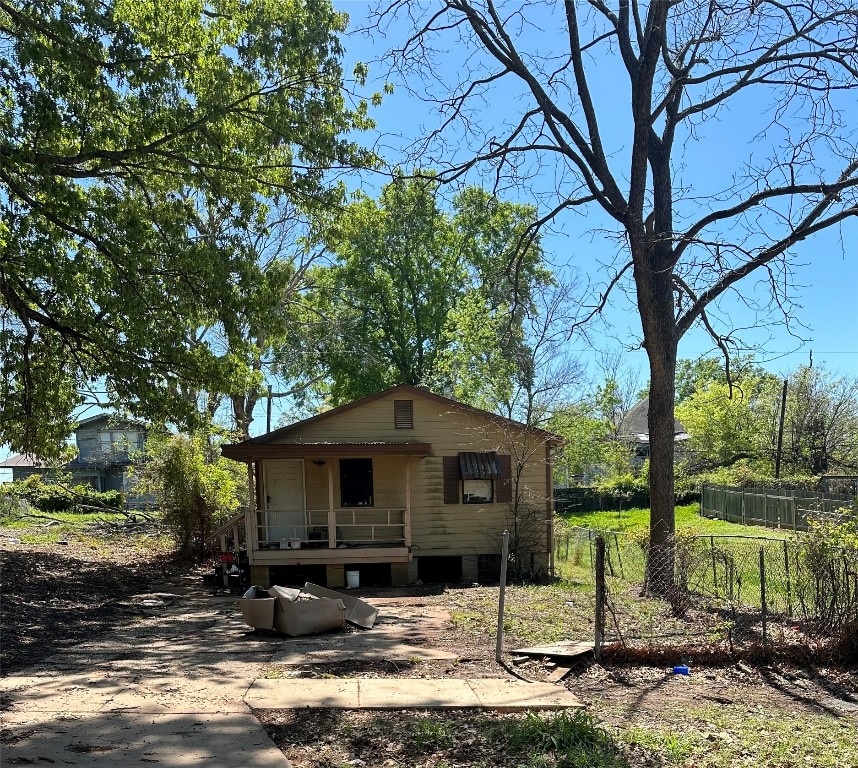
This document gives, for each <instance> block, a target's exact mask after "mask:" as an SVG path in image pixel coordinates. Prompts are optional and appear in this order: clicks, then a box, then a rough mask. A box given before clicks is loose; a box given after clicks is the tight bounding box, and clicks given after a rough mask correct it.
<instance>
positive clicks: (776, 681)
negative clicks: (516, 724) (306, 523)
mask: <svg viewBox="0 0 858 768" xmlns="http://www.w3.org/2000/svg"><path fill="white" fill-rule="evenodd" d="M20 536H21V533H20V531H9V530H3V529H0V567H2V571H0V574H2V614H0V621H2V627H0V629H2V644H0V656H2V674H3V676H6V675H9V674H13V673H17V672H19V671H20V670H23V669H25V668H27V667H28V666H31V665H33V664H35V663H36V662H38V661H39V660H41V659H42V658H45V657H47V656H49V655H51V654H53V653H55V652H57V651H58V650H61V649H63V648H66V647H68V646H70V645H73V644H75V643H77V642H80V641H81V640H82V639H84V638H85V637H90V638H91V637H92V636H93V635H94V634H99V633H104V632H110V631H111V629H113V628H115V627H119V626H121V625H122V623H123V622H127V621H129V620H130V615H131V614H134V613H135V609H134V607H133V601H130V602H129V600H128V598H129V597H131V596H133V595H135V594H141V593H145V592H148V591H150V590H151V589H153V588H155V587H156V586H157V582H158V581H159V579H161V578H163V577H165V576H166V575H169V574H171V573H176V572H179V571H181V570H183V569H184V570H188V569H189V568H190V566H187V565H182V564H180V563H176V562H175V561H172V560H171V559H170V558H169V557H168V556H167V554H166V553H165V552H163V551H160V550H157V549H153V550H151V551H147V550H146V548H145V547H144V548H141V547H139V546H136V545H135V546H124V545H121V544H118V543H117V542H113V543H109V542H108V543H107V544H105V545H104V546H100V547H97V548H95V549H93V547H92V545H91V544H77V543H75V542H73V541H70V542H69V543H66V544H59V543H56V542H48V543H44V544H40V545H32V544H29V545H28V544H22V543H20V542H18V541H16V539H18V538H19V537H20ZM198 570H199V572H200V573H202V571H201V570H200V569H198ZM469 589H470V588H468V587H446V588H445V587H440V586H439V587H432V586H425V587H421V588H418V589H415V590H408V591H403V590H377V591H370V590H362V591H360V592H358V593H357V594H359V595H361V596H366V597H371V598H373V599H374V600H376V601H378V603H379V607H380V610H381V612H382V615H383V613H384V610H385V606H387V608H388V609H389V610H390V611H392V612H403V611H405V612H407V611H409V610H416V609H418V608H419V609H420V610H421V611H423V612H428V613H431V614H432V615H433V616H436V617H437V620H438V622H439V623H438V626H437V629H438V631H436V632H433V633H432V642H433V643H434V644H435V645H436V646H437V647H439V648H443V649H444V650H448V651H451V652H452V653H454V654H455V656H456V658H455V660H452V661H417V660H412V661H409V662H405V663H403V662H396V661H375V662H357V661H351V662H340V663H335V664H330V663H328V664H313V665H304V666H301V667H283V668H277V669H272V670H270V675H271V676H273V677H284V678H306V677H374V676H378V677H387V678H395V677H414V676H419V677H425V678H444V677H460V678H465V677H467V678H475V677H506V676H509V675H514V676H517V677H521V678H524V679H527V680H546V679H548V678H549V677H550V676H554V677H556V676H558V674H559V673H558V672H557V665H558V663H560V664H566V663H567V662H564V661H563V660H560V659H548V658H527V659H522V658H519V657H517V656H516V655H515V654H513V653H511V651H512V650H513V649H514V648H516V647H519V646H518V645H517V643H516V638H514V637H507V638H506V639H505V649H506V651H507V652H506V654H505V660H506V664H505V665H504V666H501V665H498V664H497V663H496V662H495V659H494V638H493V637H492V636H491V633H490V632H488V631H485V630H484V629H480V628H469V627H468V626H462V625H460V624H456V623H455V622H451V621H449V618H448V617H449V615H450V614H449V612H450V610H451V609H452V607H453V606H454V605H456V604H461V603H462V601H463V600H464V601H467V600H468V596H469V594H470V593H469V591H468V590H469ZM482 589H485V588H482ZM129 606H130V607H129ZM136 613H137V614H138V616H137V620H139V619H140V618H141V617H142V618H143V619H145V614H144V613H142V612H136ZM352 631H357V630H352ZM576 639H585V638H576ZM568 666H569V672H568V674H567V675H566V676H565V677H564V678H563V680H562V681H561V682H560V683H559V684H560V685H565V686H566V687H567V688H569V690H571V691H572V692H573V693H575V694H576V695H577V696H578V697H579V698H580V700H581V701H582V702H584V704H585V706H586V711H587V712H588V713H590V714H592V715H593V716H595V717H596V718H597V719H598V721H599V722H600V723H603V724H604V725H605V727H607V728H610V729H614V730H612V733H614V732H616V733H619V732H620V731H623V732H628V731H629V729H633V730H634V729H641V728H644V729H646V728H652V729H654V730H656V731H659V732H664V731H665V730H668V731H669V730H671V729H677V728H679V725H678V724H681V723H683V722H687V721H688V713H689V711H691V710H692V709H693V710H694V712H696V713H698V714H696V715H695V717H696V718H697V720H695V728H696V729H697V730H698V731H700V729H703V731H702V735H701V738H703V739H710V738H711V739H713V740H718V739H737V738H739V737H738V736H737V735H735V729H737V728H739V727H740V726H739V725H735V724H734V725H730V724H729V723H728V724H726V725H725V724H724V723H723V722H721V720H719V717H720V714H723V713H726V712H734V711H735V712H737V713H739V714H740V719H741V713H742V712H746V713H751V714H753V713H762V714H764V715H765V716H766V717H767V718H769V719H771V718H775V719H777V713H779V712H780V713H788V714H789V716H790V717H795V716H800V717H804V718H813V717H816V716H820V717H824V718H827V719H826V720H825V723H829V722H830V723H838V722H842V723H844V724H845V725H844V727H848V728H849V729H850V730H849V733H850V734H851V733H853V731H854V728H855V727H856V724H858V673H856V670H855V669H850V668H843V667H836V668H835V667H826V666H820V665H813V664H801V665H796V664H790V663H787V662H777V663H771V664H753V665H752V664H749V663H746V662H731V661H729V660H727V661H725V662H724V663H721V664H718V665H713V666H692V671H691V674H690V675H688V676H678V675H674V674H673V673H672V670H671V669H670V668H669V667H667V666H659V665H641V664H627V663H621V662H620V661H616V660H611V657H610V655H609V657H608V658H607V659H606V660H605V661H604V662H603V664H597V663H596V662H595V661H594V660H593V659H592V656H590V657H589V658H588V657H587V656H584V657H581V658H578V659H576V660H574V661H569V662H568ZM707 708H709V709H707ZM710 710H711V715H710V714H705V713H707V712H710ZM700 712H703V713H704V715H700V714H699V713H700ZM719 713H720V714H719ZM259 716H260V719H262V721H263V723H264V725H265V726H266V728H267V729H268V731H269V733H270V734H271V736H272V737H273V738H274V739H275V741H276V742H277V743H278V745H279V746H280V747H281V749H282V750H283V751H284V753H285V754H286V756H287V757H289V759H290V760H292V762H293V764H294V765H295V766H296V768H300V767H301V766H303V767H305V768H326V767H331V766H339V765H344V764H346V763H350V764H352V765H358V766H360V765H379V766H400V765H402V766H404V765H422V766H442V765H450V766H452V765H459V766H488V767H492V766H501V765H513V764H518V763H515V762H514V761H513V762H510V760H511V758H510V757H509V755H508V754H507V753H506V752H505V751H503V750H501V751H498V750H500V747H498V746H497V745H498V744H500V741H498V739H494V740H492V739H489V740H488V741H487V740H486V739H485V735H486V734H487V733H496V734H497V733H503V732H504V731H505V729H508V723H509V719H510V717H519V719H520V716H509V715H502V714H490V713H468V712H452V713H443V714H442V713H384V714H381V713H366V712H362V713H351V712H339V713H336V712H331V711H320V712H313V713H307V712H304V713H302V714H301V717H300V718H298V717H296V715H295V713H293V712H288V711H276V710H274V711H268V712H266V713H265V714H264V715H263V714H259ZM748 716H750V715H746V717H748ZM334 726H336V727H337V728H339V729H342V733H347V734H349V736H348V739H346V740H345V741H344V740H343V738H342V737H341V736H337V737H336V738H335V739H334V740H333V741H332V740H331V734H332V733H334V731H332V730H331V729H332V728H333V727H334ZM493 729H494V730H493ZM731 729H732V730H731ZM854 732H855V733H858V731H854ZM391 733H397V734H399V736H398V737H397V738H391V736H390V734H391ZM451 734H452V735H451ZM469 734H473V735H469ZM385 750H386V751H385ZM427 750H428V752H427ZM737 754H740V753H737ZM660 755H661V756H660ZM663 755H664V751H663V745H661V744H659V745H657V747H653V748H652V749H650V748H643V747H641V746H640V745H639V744H635V745H632V746H628V745H627V746H626V747H625V757H624V758H623V759H624V760H626V761H627V762H626V763H624V764H627V765H635V766H637V765H640V766H649V765H666V764H671V765H672V764H688V765H695V766H696V765H709V764H710V763H706V762H698V761H692V762H690V763H681V762H679V763H674V762H669V761H668V762H665V760H666V758H664V756H663ZM852 759H853V758H852V757H849V758H848V759H847V760H846V761H845V762H832V763H821V762H819V763H814V760H813V759H811V760H810V762H808V761H807V760H804V761H803V762H801V761H799V762H801V764H803V765H808V764H819V765H823V764H826V765H828V764H830V765H832V766H841V765H843V766H849V768H852V766H858V759H856V760H855V761H854V762H851V761H852ZM355 761H357V762H355ZM711 764H712V765H721V763H714V762H713V763H711ZM726 764H729V763H726ZM737 764H738V763H737ZM744 764H748V765H757V764H759V765H767V764H771V765H788V764H791V763H785V762H761V763H754V762H747V761H746V762H745V763H744ZM797 764H798V763H797Z"/></svg>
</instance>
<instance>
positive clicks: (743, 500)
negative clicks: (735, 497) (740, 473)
mask: <svg viewBox="0 0 858 768" xmlns="http://www.w3.org/2000/svg"><path fill="white" fill-rule="evenodd" d="M744 524H745V489H744V488H742V525H744Z"/></svg>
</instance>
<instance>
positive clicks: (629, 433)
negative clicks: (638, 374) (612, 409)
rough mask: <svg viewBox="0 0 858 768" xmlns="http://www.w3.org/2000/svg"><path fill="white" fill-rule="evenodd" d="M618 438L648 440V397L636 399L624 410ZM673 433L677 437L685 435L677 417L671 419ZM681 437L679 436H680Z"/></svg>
mask: <svg viewBox="0 0 858 768" xmlns="http://www.w3.org/2000/svg"><path fill="white" fill-rule="evenodd" d="M618 434H619V436H620V438H623V439H632V438H634V439H638V440H640V441H642V442H648V441H649V398H648V397H645V398H643V399H642V400H638V402H636V403H635V404H634V405H633V406H632V407H631V408H629V410H627V411H626V413H625V415H624V416H623V418H622V420H621V421H620V426H619V429H618ZM673 434H674V435H676V436H677V437H678V436H680V435H685V434H686V432H685V427H684V426H683V425H682V422H681V421H679V419H676V418H674V420H673ZM680 439H681V438H680Z"/></svg>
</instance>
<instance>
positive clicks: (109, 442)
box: [98, 430, 143, 456]
mask: <svg viewBox="0 0 858 768" xmlns="http://www.w3.org/2000/svg"><path fill="white" fill-rule="evenodd" d="M98 439H99V442H100V443H101V451H102V453H109V454H111V455H114V456H115V455H121V454H128V453H133V452H134V451H141V450H143V433H142V432H138V431H136V430H109V431H108V430H105V431H103V432H99V434H98Z"/></svg>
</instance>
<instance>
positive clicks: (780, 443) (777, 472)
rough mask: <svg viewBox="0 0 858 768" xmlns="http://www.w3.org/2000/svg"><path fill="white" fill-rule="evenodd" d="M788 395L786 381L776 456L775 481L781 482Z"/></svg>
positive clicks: (782, 397)
mask: <svg viewBox="0 0 858 768" xmlns="http://www.w3.org/2000/svg"><path fill="white" fill-rule="evenodd" d="M810 355H811V364H812V363H813V352H811V353H810ZM786 395H787V380H786V379H784V388H783V391H782V392H781V417H780V420H779V421H778V450H777V453H776V454H775V480H779V479H780V476H781V453H782V451H783V447H784V416H786Z"/></svg>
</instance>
